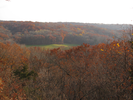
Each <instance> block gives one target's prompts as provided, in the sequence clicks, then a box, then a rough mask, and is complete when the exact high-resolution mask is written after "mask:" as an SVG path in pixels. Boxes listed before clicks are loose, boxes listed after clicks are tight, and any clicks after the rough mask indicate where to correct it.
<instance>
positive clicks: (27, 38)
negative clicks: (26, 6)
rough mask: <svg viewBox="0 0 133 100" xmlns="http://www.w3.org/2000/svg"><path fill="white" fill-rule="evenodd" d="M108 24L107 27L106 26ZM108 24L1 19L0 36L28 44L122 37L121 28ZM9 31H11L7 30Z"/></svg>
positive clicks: (82, 41)
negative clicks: (114, 28)
mask: <svg viewBox="0 0 133 100" xmlns="http://www.w3.org/2000/svg"><path fill="white" fill-rule="evenodd" d="M105 26H106V27H105ZM107 27H108V25H102V24H100V25H98V24H86V23H68V22H64V23H63V22H58V23H51V22H50V23H42V22H30V21H26V22H23V21H0V38H1V41H2V39H4V40H9V41H10V42H11V41H14V42H16V43H19V44H26V45H44V44H45V45H46V44H63V43H69V44H80V45H81V44H83V43H88V44H90V45H95V44H99V43H105V42H107V41H111V40H114V38H113V37H116V39H121V37H122V35H123V34H122V32H121V30H112V29H111V28H112V26H110V29H108V28H107ZM7 31H9V32H7Z"/></svg>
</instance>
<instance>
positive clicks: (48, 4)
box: [0, 0, 133, 24]
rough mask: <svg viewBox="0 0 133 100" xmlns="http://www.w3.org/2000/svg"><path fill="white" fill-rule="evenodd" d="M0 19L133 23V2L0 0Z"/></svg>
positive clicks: (124, 0) (101, 0)
mask: <svg viewBox="0 0 133 100" xmlns="http://www.w3.org/2000/svg"><path fill="white" fill-rule="evenodd" d="M0 20H16V21H39V22H84V23H119V24H125V23H128V24H133V21H131V20H133V0H10V1H9V2H8V1H6V0H0Z"/></svg>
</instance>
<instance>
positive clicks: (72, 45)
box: [26, 44, 79, 50]
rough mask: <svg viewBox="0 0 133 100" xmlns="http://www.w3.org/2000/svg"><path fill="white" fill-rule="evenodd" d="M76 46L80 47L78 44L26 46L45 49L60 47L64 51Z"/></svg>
mask: <svg viewBox="0 0 133 100" xmlns="http://www.w3.org/2000/svg"><path fill="white" fill-rule="evenodd" d="M74 46H79V45H78V44H50V45H26V47H41V48H44V49H54V48H58V47H60V48H61V49H62V50H66V49H69V48H72V47H74Z"/></svg>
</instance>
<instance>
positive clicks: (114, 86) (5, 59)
mask: <svg viewBox="0 0 133 100" xmlns="http://www.w3.org/2000/svg"><path fill="white" fill-rule="evenodd" d="M132 52H133V50H132V48H131V44H130V43H129V42H125V41H113V42H112V43H110V44H104V43H102V44H99V45H94V46H91V45H89V44H83V45H81V46H77V47H73V48H71V49H69V50H65V51H62V50H61V49H60V48H57V49H52V50H42V49H40V48H38V47H35V48H29V49H27V48H24V47H20V46H19V45H17V44H9V43H7V44H4V43H0V98H1V99H3V100H5V99H7V100H27V99H28V100H45V99H46V100H132V89H133V85H132V84H131V83H132V82H131V81H132V77H131V72H132V65H133V64H132V60H133V53H132ZM24 66H27V67H24ZM24 68H25V69H24ZM16 70H18V71H17V73H18V72H19V73H20V74H19V73H18V74H14V72H15V71H16ZM24 70H25V71H24ZM20 71H21V72H20ZM32 72H33V73H37V77H36V80H34V79H33V78H31V80H29V78H28V77H29V75H31V76H32V75H33V74H31V73H32ZM26 73H27V74H26ZM22 75H24V76H23V77H24V78H21V77H22ZM26 75H27V76H26ZM20 76H21V77H20ZM25 77H27V78H25ZM20 78H21V79H20Z"/></svg>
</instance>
